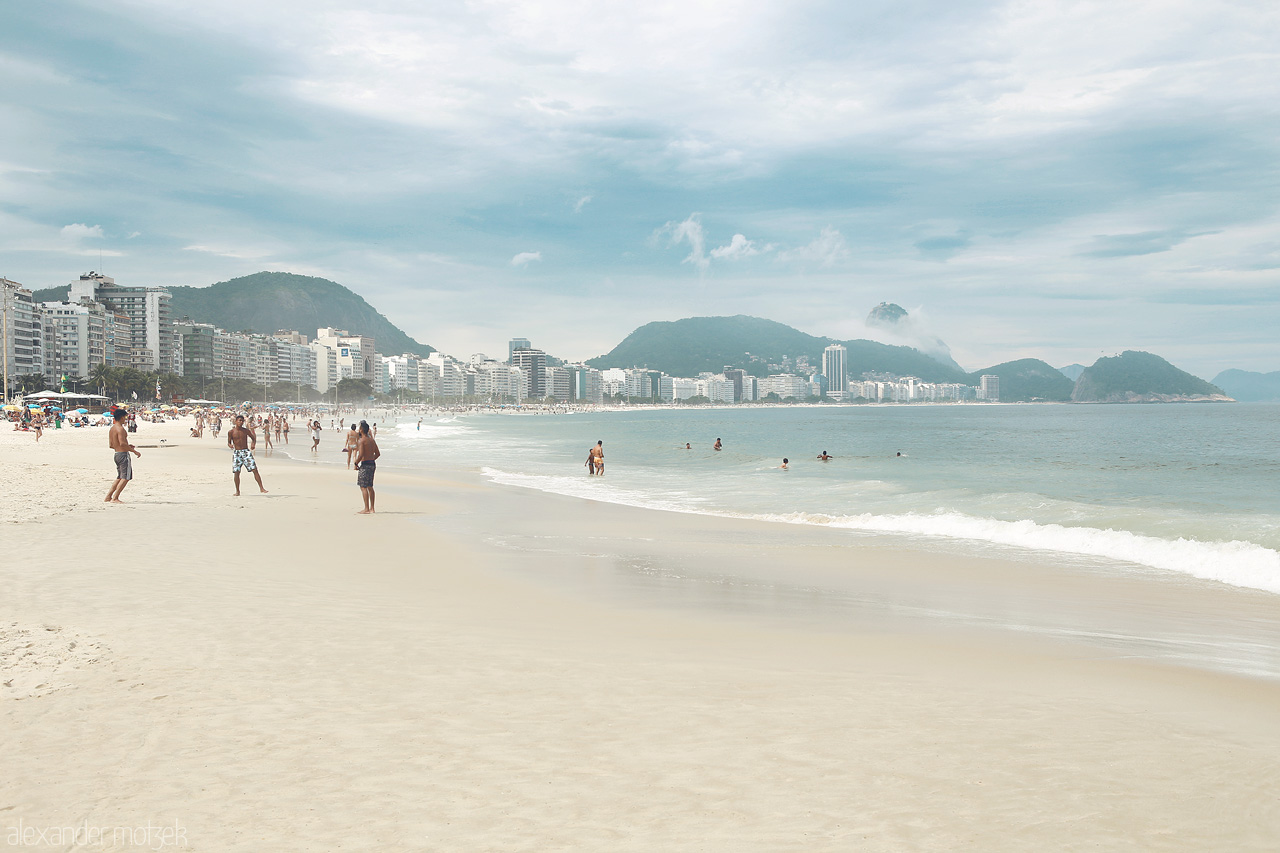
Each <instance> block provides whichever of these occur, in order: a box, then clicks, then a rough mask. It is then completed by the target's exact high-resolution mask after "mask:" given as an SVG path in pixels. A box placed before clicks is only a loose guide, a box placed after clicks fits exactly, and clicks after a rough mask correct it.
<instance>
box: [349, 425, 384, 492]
mask: <svg viewBox="0 0 1280 853" xmlns="http://www.w3.org/2000/svg"><path fill="white" fill-rule="evenodd" d="M352 455H353V456H355V459H356V462H355V464H356V471H357V472H358V473H357V474H356V485H357V486H359V487H360V497H362V498H364V509H362V510H360V512H358V513H356V514H357V515H372V514H373V504H374V494H373V475H374V471H375V469H376V468H377V467H378V466H377V459H378V457H379V456H381V455H382V451H380V450H378V442H376V441H374V440H373V436H372V435H371V434H370V433H369V423H368V422H367V421H361V422H360V439H359V441H357V442H356V452H355V453H354V454H352Z"/></svg>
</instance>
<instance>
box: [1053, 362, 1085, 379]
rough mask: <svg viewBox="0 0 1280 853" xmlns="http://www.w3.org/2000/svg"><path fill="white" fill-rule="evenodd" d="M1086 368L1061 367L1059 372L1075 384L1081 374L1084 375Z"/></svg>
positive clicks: (1079, 366)
mask: <svg viewBox="0 0 1280 853" xmlns="http://www.w3.org/2000/svg"><path fill="white" fill-rule="evenodd" d="M1084 371H1085V366H1084V365H1083V364H1068V365H1067V366H1066V367H1059V368H1058V372H1059V373H1061V374H1062V375H1063V376H1065V377H1067V378H1068V379H1070V380H1071V381H1072V382H1075V381H1076V380H1077V379H1079V378H1080V374H1081V373H1084Z"/></svg>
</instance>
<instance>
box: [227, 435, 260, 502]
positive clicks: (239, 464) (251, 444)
mask: <svg viewBox="0 0 1280 853" xmlns="http://www.w3.org/2000/svg"><path fill="white" fill-rule="evenodd" d="M257 446H258V437H257V436H256V435H254V432H253V430H251V429H249V428H248V427H246V426H245V425H244V415H236V422H235V426H233V427H231V429H229V430H227V447H230V448H231V474H232V479H233V480H234V481H235V484H236V493H235V497H237V498H238V497H240V469H241V468H248V469H249V472H250V473H251V474H253V479H255V480H257V481H258V490H259V491H261V492H262V493H263V494H264V495H265V494H266V493H267V490H266V489H265V488H263V486H262V475H261V474H259V473H258V463H257V461H255V460H254V458H253V449H254V448H255V447H257Z"/></svg>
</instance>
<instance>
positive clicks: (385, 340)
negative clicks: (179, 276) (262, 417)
mask: <svg viewBox="0 0 1280 853" xmlns="http://www.w3.org/2000/svg"><path fill="white" fill-rule="evenodd" d="M165 289H166V290H168V291H169V292H170V293H171V294H173V301H172V303H171V309H172V315H173V318H174V319H175V320H178V319H181V318H183V317H190V318H191V319H192V320H195V321H196V322H198V323H212V324H213V325H215V326H218V327H220V328H223V329H227V330H228V331H233V332H239V331H246V330H249V331H254V332H262V333H265V334H271V333H272V332H274V331H276V330H277V329H294V330H296V331H299V332H302V333H303V334H305V335H307V336H308V337H312V336H314V335H315V333H316V329H318V328H320V327H321V326H332V327H334V328H335V329H346V330H347V331H349V332H351V333H352V334H362V335H368V336H370V337H372V338H374V339H375V341H376V342H377V345H378V351H379V352H381V353H383V354H385V355H399V354H401V353H406V352H410V353H417V354H418V355H423V356H425V355H428V354H430V353H432V352H434V349H433V348H432V347H429V346H427V345H426V344H420V343H418V342H417V341H415V340H414V339H413V338H411V337H409V336H408V335H406V334H405V333H404V332H403V331H401V330H400V329H399V328H398V327H397V326H395V324H393V323H392V322H391V321H390V320H388V319H387V318H386V317H385V316H383V315H382V314H380V313H378V311H377V310H376V309H375V308H374V307H373V306H372V305H370V304H369V303H368V302H365V301H364V299H363V298H361V296H360V295H359V294H357V293H354V292H352V291H351V290H348V289H347V288H345V287H343V286H342V285H340V284H338V283H337V282H335V281H329V280H328V279H325V278H315V277H313V276H309V275H295V274H294V273H287V272H260V273H254V274H253V275H246V276H242V277H240V278H233V279H231V280H230V281H220V282H218V283H217V284H213V285H210V286H209V287H168V288H165ZM35 296H36V299H38V300H40V301H52V300H60V299H66V298H67V288H65V287H55V288H49V289H47V290H41V291H37V292H36V294H35Z"/></svg>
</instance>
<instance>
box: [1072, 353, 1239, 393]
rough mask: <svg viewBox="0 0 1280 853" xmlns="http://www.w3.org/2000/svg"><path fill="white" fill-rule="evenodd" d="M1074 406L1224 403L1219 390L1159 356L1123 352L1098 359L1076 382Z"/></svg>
mask: <svg viewBox="0 0 1280 853" xmlns="http://www.w3.org/2000/svg"><path fill="white" fill-rule="evenodd" d="M1071 399H1072V400H1073V401H1074V402H1077V403H1185V402H1209V401H1214V402H1217V401H1221V402H1227V401H1230V400H1231V398H1230V397H1228V396H1226V395H1225V394H1223V393H1222V389H1221V388H1218V387H1216V386H1214V385H1211V384H1209V383H1208V382H1205V381H1204V380H1203V379H1201V378H1199V377H1197V376H1192V375H1191V374H1190V373H1186V372H1185V371H1182V370H1179V369H1178V368H1176V367H1174V366H1173V365H1172V364H1170V363H1169V362H1167V361H1165V360H1164V359H1163V358H1161V357H1160V356H1158V355H1152V354H1151V353H1149V352H1137V351H1136V350H1125V351H1124V352H1123V353H1121V354H1120V355H1117V356H1112V357H1111V358H1100V359H1098V360H1097V361H1095V362H1094V363H1093V366H1092V367H1089V368H1087V369H1086V370H1085V372H1084V373H1082V374H1080V378H1079V379H1077V380H1076V387H1075V390H1074V391H1072V393H1071Z"/></svg>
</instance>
